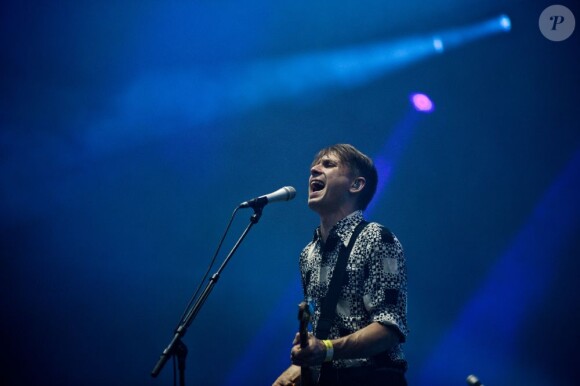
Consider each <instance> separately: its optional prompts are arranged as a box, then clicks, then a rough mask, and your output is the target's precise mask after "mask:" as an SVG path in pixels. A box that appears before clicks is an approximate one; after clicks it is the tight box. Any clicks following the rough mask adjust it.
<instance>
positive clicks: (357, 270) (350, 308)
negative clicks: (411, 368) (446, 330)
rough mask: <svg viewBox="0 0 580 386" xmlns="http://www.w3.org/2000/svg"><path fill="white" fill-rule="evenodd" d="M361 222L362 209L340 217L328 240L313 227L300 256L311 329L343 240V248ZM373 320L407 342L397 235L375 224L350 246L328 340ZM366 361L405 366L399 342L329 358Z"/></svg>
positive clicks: (342, 362) (404, 275)
mask: <svg viewBox="0 0 580 386" xmlns="http://www.w3.org/2000/svg"><path fill="white" fill-rule="evenodd" d="M361 221H363V214H362V211H356V212H354V213H352V214H350V215H349V216H347V217H346V218H344V219H342V220H340V221H339V222H338V223H337V224H336V225H335V226H334V227H333V228H332V229H331V231H330V233H329V236H328V239H327V240H326V243H323V241H322V239H321V237H320V229H319V228H317V229H316V231H315V233H314V239H313V240H312V241H311V242H310V243H309V244H308V245H307V246H306V247H305V248H304V249H303V250H302V253H301V254H300V272H301V276H302V284H303V287H304V294H305V298H306V299H307V300H308V301H309V302H310V304H311V306H312V308H313V311H314V313H313V315H312V326H313V330H316V326H317V323H318V319H319V318H320V305H321V301H322V299H323V298H324V297H325V296H326V293H327V290H328V285H329V283H330V278H331V277H332V274H333V271H334V266H335V265H336V261H337V259H338V254H339V251H340V248H341V244H342V247H343V248H346V246H347V245H348V242H349V240H350V237H351V235H352V233H353V232H354V229H355V228H356V226H357V225H358V223H359V222H361ZM372 322H379V323H381V324H383V325H387V326H390V327H392V328H393V329H394V330H395V331H397V332H398V334H399V341H400V342H401V343H403V342H404V341H405V339H406V336H407V334H408V330H407V270H406V265H405V256H404V253H403V248H402V246H401V243H400V242H399V240H398V239H397V238H396V237H395V235H393V234H392V233H391V232H390V231H389V230H388V229H387V228H385V227H383V226H382V225H380V224H378V223H375V222H371V223H369V224H368V225H367V226H366V227H365V228H364V229H363V231H362V232H361V233H360V235H359V237H358V239H357V240H356V242H355V244H354V246H353V249H352V252H351V254H350V257H349V259H348V263H347V268H346V275H345V284H344V285H343V288H342V290H341V295H340V296H339V300H338V304H337V306H336V316H335V320H334V322H333V323H332V326H331V328H330V333H329V339H336V338H339V337H341V336H345V335H349V334H352V333H354V332H355V331H358V330H360V329H361V328H363V327H366V326H367V325H369V324H371V323H372ZM385 360H386V362H387V363H384V362H385ZM365 365H387V366H390V365H397V366H401V365H402V366H405V367H406V362H405V358H404V355H403V350H402V347H401V344H399V345H397V346H396V347H395V348H394V349H393V350H391V351H390V352H388V353H385V354H383V355H381V356H379V357H376V358H375V357H373V358H361V359H347V360H335V361H333V366H335V367H352V366H365Z"/></svg>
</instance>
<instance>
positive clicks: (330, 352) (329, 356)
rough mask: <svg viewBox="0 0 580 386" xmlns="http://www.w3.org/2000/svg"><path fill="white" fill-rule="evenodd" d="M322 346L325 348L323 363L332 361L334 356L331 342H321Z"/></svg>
mask: <svg viewBox="0 0 580 386" xmlns="http://www.w3.org/2000/svg"><path fill="white" fill-rule="evenodd" d="M322 343H324V346H325V347H326V358H324V361H325V362H330V361H332V357H333V356H334V346H333V345H332V341H331V340H323V341H322Z"/></svg>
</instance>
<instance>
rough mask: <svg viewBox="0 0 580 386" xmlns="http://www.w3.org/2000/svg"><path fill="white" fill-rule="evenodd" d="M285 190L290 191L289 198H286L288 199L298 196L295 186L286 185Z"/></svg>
mask: <svg viewBox="0 0 580 386" xmlns="http://www.w3.org/2000/svg"><path fill="white" fill-rule="evenodd" d="M284 190H286V192H288V198H287V199H286V201H288V200H291V199H293V198H294V197H296V189H294V187H293V186H285V187H284Z"/></svg>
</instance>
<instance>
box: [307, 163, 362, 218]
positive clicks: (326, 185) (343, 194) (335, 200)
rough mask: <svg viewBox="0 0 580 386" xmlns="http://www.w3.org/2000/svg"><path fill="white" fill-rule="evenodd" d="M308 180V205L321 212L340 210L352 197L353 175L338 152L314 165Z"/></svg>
mask: <svg viewBox="0 0 580 386" xmlns="http://www.w3.org/2000/svg"><path fill="white" fill-rule="evenodd" d="M308 182H309V184H308V206H309V207H310V209H312V210H314V211H315V212H318V213H320V214H323V213H331V212H334V211H337V210H340V208H341V207H342V205H343V204H344V203H345V202H346V201H348V200H350V199H351V195H350V192H349V189H350V187H351V183H352V175H351V172H350V170H349V168H348V167H347V166H345V165H343V164H342V162H341V161H340V159H339V158H338V157H337V156H336V154H333V153H330V154H327V155H325V156H323V157H322V158H321V159H320V160H318V162H316V163H315V164H314V165H312V167H311V168H310V179H309V181H308Z"/></svg>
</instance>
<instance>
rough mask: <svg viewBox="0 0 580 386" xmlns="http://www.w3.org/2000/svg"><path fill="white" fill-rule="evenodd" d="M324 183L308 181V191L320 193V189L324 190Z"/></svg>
mask: <svg viewBox="0 0 580 386" xmlns="http://www.w3.org/2000/svg"><path fill="white" fill-rule="evenodd" d="M324 186H325V185H324V182H322V181H319V180H312V181H310V189H311V190H312V191H313V192H318V191H321V190H322V189H324Z"/></svg>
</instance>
